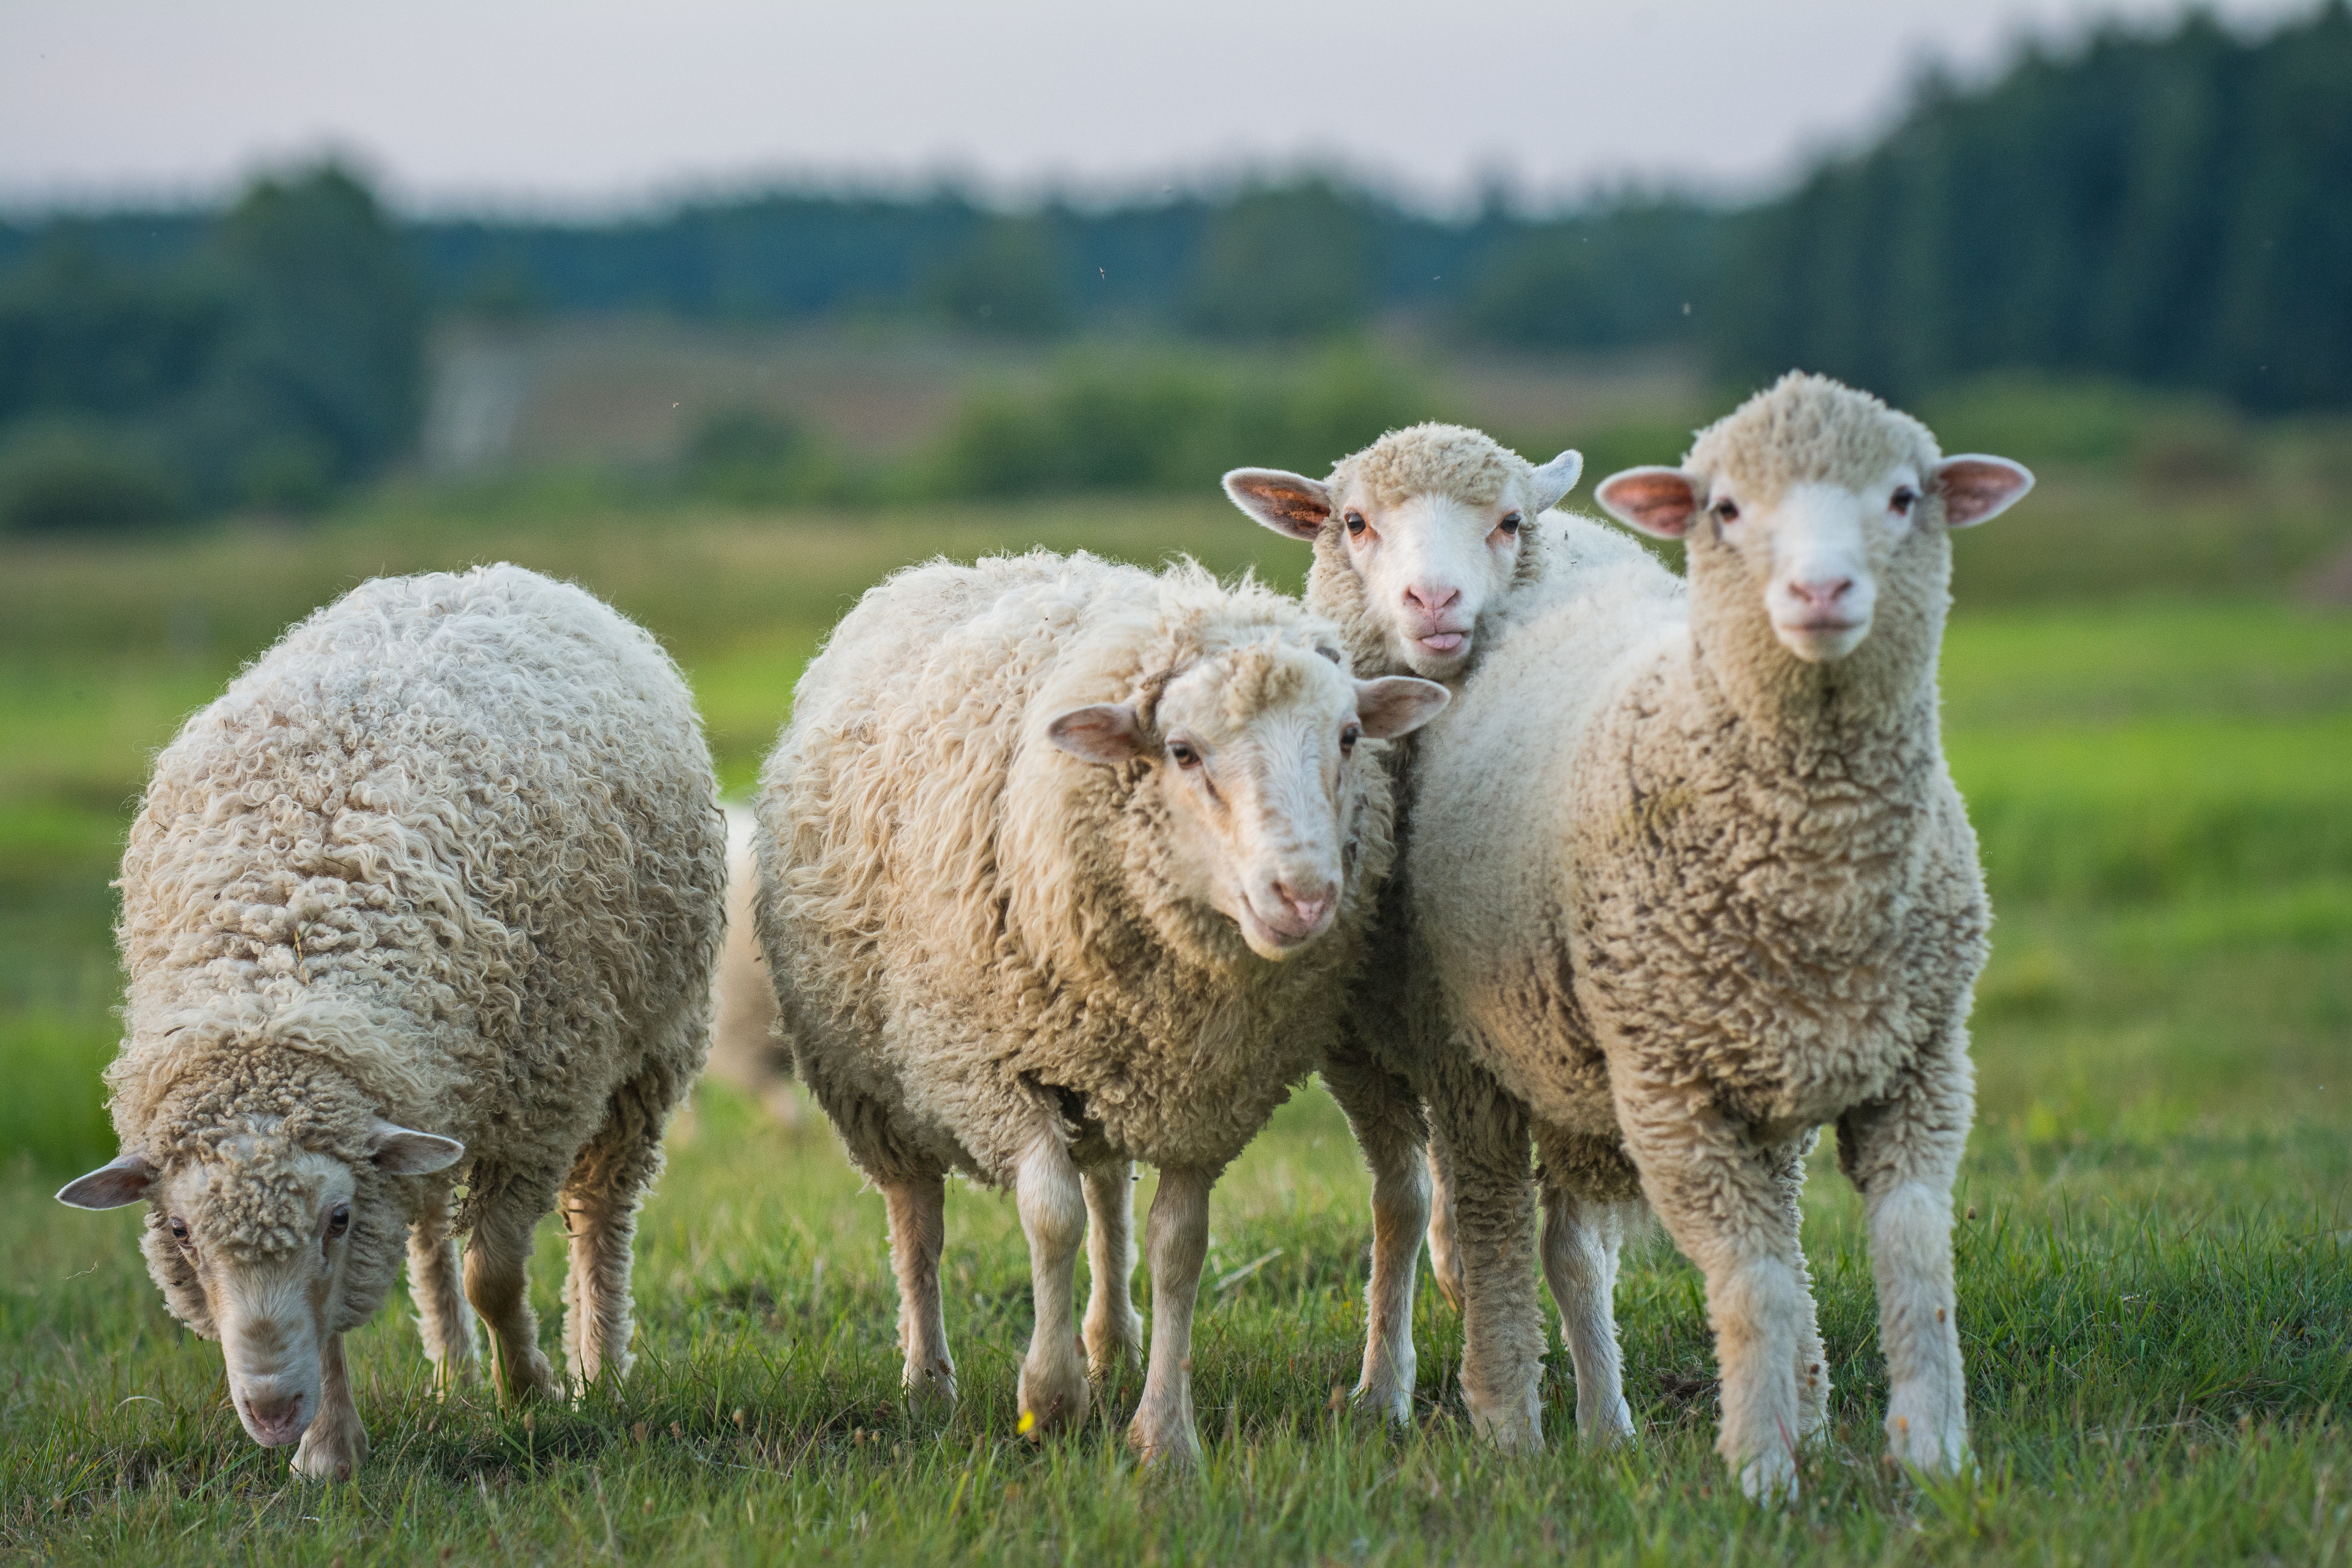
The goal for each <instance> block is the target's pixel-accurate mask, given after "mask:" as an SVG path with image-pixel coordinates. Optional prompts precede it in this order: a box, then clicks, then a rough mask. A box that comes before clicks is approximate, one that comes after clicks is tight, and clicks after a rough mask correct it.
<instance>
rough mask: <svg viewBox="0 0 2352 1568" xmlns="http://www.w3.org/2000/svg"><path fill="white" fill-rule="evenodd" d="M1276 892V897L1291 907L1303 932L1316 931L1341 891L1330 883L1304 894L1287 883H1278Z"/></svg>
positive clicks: (1308, 890)
mask: <svg viewBox="0 0 2352 1568" xmlns="http://www.w3.org/2000/svg"><path fill="white" fill-rule="evenodd" d="M1274 891H1275V894H1276V897H1278V898H1280V899H1281V900H1282V901H1283V902H1284V903H1286V904H1287V905H1289V906H1290V912H1291V914H1292V915H1293V916H1295V917H1296V918H1297V921H1298V926H1299V929H1300V930H1301V931H1312V930H1314V929H1315V927H1316V925H1317V924H1318V922H1320V921H1322V919H1323V916H1324V914H1325V912H1326V911H1328V910H1329V909H1330V908H1331V903H1332V900H1334V899H1336V898H1337V897H1338V896H1339V889H1336V888H1333V887H1332V886H1331V885H1330V884H1329V883H1328V882H1327V883H1325V884H1324V885H1322V886H1321V887H1319V888H1310V889H1307V890H1306V891H1305V892H1304V893H1302V892H1300V891H1299V890H1298V889H1295V888H1293V887H1292V886H1291V885H1290V884H1289V883H1287V882H1276V884H1275V885H1274Z"/></svg>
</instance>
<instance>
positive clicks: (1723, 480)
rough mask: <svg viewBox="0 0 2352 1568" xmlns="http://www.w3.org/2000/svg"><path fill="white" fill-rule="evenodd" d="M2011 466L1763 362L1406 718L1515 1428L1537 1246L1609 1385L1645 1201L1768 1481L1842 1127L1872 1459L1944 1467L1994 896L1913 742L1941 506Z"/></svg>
mask: <svg viewBox="0 0 2352 1568" xmlns="http://www.w3.org/2000/svg"><path fill="white" fill-rule="evenodd" d="M2031 485H2032V475H2031V474H2029V473H2028V472H2027V471H2026V470H2025V469H2024V468H2021V467H2019V466H2018V465H2017V464H2015V463H2012V462H2010V461H2008V460H2006V459H2004V458H1990V457H1980V456H1968V457H1956V458H1944V457H1942V456H1941V455H1940V453H1939V452H1938V450H1937V444H1936V441H1935V438H1934V437H1932V436H1931V435H1930V434H1929V433H1928V431H1927V429H1926V428H1925V427H1924V426H1921V425H1920V424H1919V423H1918V422H1916V420H1913V419H1911V418H1910V417H1908V416H1905V415H1902V414H1900V413H1897V412H1895V411H1894V410H1892V409H1890V408H1888V407H1887V406H1886V405H1884V404H1882V403H1880V402H1879V401H1878V400H1877V399H1875V398H1874V397H1871V396H1869V395H1865V394H1863V393H1860V392H1855V391H1853V390H1850V389H1848V388H1846V387H1843V386H1841V385H1839V384H1836V383H1835V382H1832V381H1829V380H1826V379H1822V378H1821V377H1817V376H1810V375H1802V374H1790V375H1789V376H1787V377H1785V378H1784V379H1782V380H1781V381H1780V383H1779V384H1777V385H1775V386H1773V387H1771V388H1770V389H1769V390H1768V391H1766V392H1764V393H1761V394H1759V395H1757V396H1755V397H1754V398H1752V399H1750V400H1749V401H1748V403H1746V404H1744V405H1742V406H1741V407H1740V408H1739V409H1738V411H1736V412H1735V413H1733V414H1732V415H1730V416H1727V418H1725V419H1723V420H1722V421H1720V422H1719V423H1717V425H1715V426H1712V427H1710V428H1709V429H1707V430H1705V431H1703V432H1701V433H1700V435H1699V437H1698V438H1697V440H1696V443H1695V445H1694V446H1693V447H1691V449H1690V453H1689V456H1688V457H1687V458H1685V460H1684V462H1683V464H1682V466H1681V467H1680V468H1634V469H1630V470H1628V471H1626V472H1623V473H1620V474H1617V475H1614V476H1612V478H1611V479H1608V480H1606V481H1605V482H1603V483H1602V484H1601V487H1600V489H1599V492H1598V493H1599V499H1600V500H1601V504H1602V505H1604V506H1605V507H1607V508H1608V509H1609V510H1610V511H1611V512H1612V513H1613V514H1614V515H1616V516H1617V517H1619V518H1621V519H1622V520H1624V521H1627V522H1630V523H1631V524H1633V526H1634V527H1636V528H1639V529H1641V530H1643V531H1646V532H1649V533H1652V534H1654V535H1657V536H1659V537H1662V538H1678V539H1684V540H1685V541H1686V542H1687V545H1688V549H1689V567H1688V584H1687V592H1685V585H1684V584H1683V583H1682V582H1681V581H1679V580H1677V579H1676V578H1675V577H1674V576H1672V575H1671V574H1668V573H1667V572H1666V571H1665V570H1664V569H1663V568H1661V567H1659V566H1657V565H1655V564H1654V563H1650V562H1648V561H1647V560H1645V559H1644V560H1633V559H1624V560H1620V561H1618V562H1615V563H1608V564H1605V565H1602V566H1600V567H1598V568H1596V569H1594V570H1591V571H1588V572H1581V573H1567V574H1555V575H1554V577H1553V578H1552V579H1551V580H1549V582H1547V584H1544V586H1543V587H1542V588H1541V589H1540V590H1539V591H1538V592H1539V595H1540V599H1539V602H1538V603H1537V604H1535V605H1529V606H1527V607H1524V608H1522V609H1520V610H1519V611H1517V613H1516V615H1515V618H1514V620H1513V622H1512V624H1511V626H1509V627H1508V629H1507V631H1506V632H1505V634H1504V636H1503V637H1502V639H1501V641H1500V642H1499V644H1498V646H1497V647H1496V648H1495V649H1494V650H1493V652H1492V653H1491V654H1490V656H1489V657H1488V658H1486V659H1485V660H1484V661H1482V663H1481V665H1480V667H1479V668H1478V669H1477V670H1476V671H1475V672H1474V673H1473V674H1472V675H1471V677H1470V678H1469V679H1468V680H1467V681H1465V683H1464V685H1463V688H1462V690H1461V693H1460V696H1459V700H1457V702H1456V704H1455V708H1454V711H1453V712H1450V713H1449V714H1448V715H1447V716H1446V720H1445V721H1444V724H1442V725H1441V726H1440V727H1439V728H1438V729H1436V730H1433V731H1431V732H1430V733H1429V734H1428V735H1427V736H1425V737H1424V738H1423V742H1422V744H1421V748H1420V756H1421V762H1420V765H1421V770H1422V772H1421V780H1420V788H1419V793H1418V802H1417V805H1416V814H1415V818H1414V825H1413V834H1412V841H1411V844H1410V846H1409V847H1408V849H1407V851H1406V854H1405V858H1404V861H1403V865H1402V873H1401V880H1402V883H1403V886H1404V888H1405V889H1406V894H1407V897H1408V898H1409V900H1410V902H1411V909H1410V917H1409V925H1410V928H1411V932H1412V942H1413V943H1414V945H1415V958H1414V962H1413V963H1412V977H1413V981H1414V984H1416V986H1417V988H1418V990H1417V994H1416V995H1415V996H1414V997H1413V998H1412V1000H1411V1003H1410V1004H1409V1014H1410V1017H1411V1021H1412V1030H1413V1033H1414V1035H1415V1037H1416V1038H1418V1039H1419V1040H1421V1041H1422V1042H1423V1049H1428V1050H1434V1051H1440V1052H1444V1053H1452V1054H1454V1055H1455V1056H1456V1057H1457V1058H1460V1059H1462V1060H1464V1061H1466V1063H1467V1064H1469V1066H1470V1067H1471V1068H1475V1069H1476V1070H1477V1071H1478V1072H1482V1073H1484V1074H1486V1075H1488V1076H1489V1077H1490V1078H1491V1080H1492V1087H1491V1089H1488V1090H1487V1091H1485V1092H1468V1093H1461V1094H1441V1095H1440V1096H1439V1097H1438V1099H1437V1100H1436V1101H1435V1102H1434V1104H1433V1110H1434V1114H1435V1116H1436V1117H1437V1119H1438V1121H1440V1123H1441V1130H1442V1136H1443V1137H1444V1139H1445V1140H1446V1142H1447V1143H1448V1145H1449V1147H1450V1149H1451V1152H1452V1155H1453V1158H1454V1177H1455V1182H1456V1188H1455V1196H1456V1203H1457V1207H1458V1211H1459V1214H1458V1224H1459V1226H1460V1229H1461V1234H1462V1242H1461V1247H1462V1252H1463V1267H1464V1286H1465V1353H1464V1362H1463V1372H1462V1383H1463V1388H1464V1393H1465V1399H1466V1402H1467V1404H1468V1405H1469V1407H1470V1410H1471V1413H1472V1415H1473V1416H1474V1419H1475V1422H1476V1423H1477V1425H1478V1426H1481V1427H1482V1428H1483V1429H1484V1430H1486V1432H1487V1433H1489V1434H1490V1435H1491V1436H1493V1437H1494V1438H1495V1439H1496V1441H1498V1442H1499V1443H1501V1444H1503V1445H1505V1446H1506V1447H1528V1446H1532V1445H1534V1444H1537V1443H1539V1442H1540V1440H1541V1425H1540V1420H1539V1416H1538V1398H1537V1379H1538V1373H1539V1370H1540V1369H1539V1363H1538V1356H1539V1354H1540V1352H1541V1350H1542V1333H1541V1322H1540V1318H1539V1316H1538V1308H1537V1301H1536V1296H1535V1282H1534V1279H1533V1271H1532V1270H1531V1269H1529V1268H1528V1252H1529V1251H1530V1250H1532V1247H1531V1242H1532V1237H1531V1236H1530V1234H1529V1233H1530V1232H1531V1230H1532V1228H1533V1219H1534V1212H1533V1211H1534V1206H1535V1205H1534V1198H1535V1185H1536V1184H1535V1183H1534V1182H1532V1181H1531V1180H1530V1177H1529V1173H1528V1144H1529V1142H1530V1140H1532V1141H1533V1142H1534V1144H1535V1146H1536V1147H1537V1149H1538V1152H1539V1153H1540V1155H1541V1161H1542V1173H1541V1184H1542V1188H1543V1198H1544V1205H1545V1208H1546V1211H1547V1220H1548V1224H1547V1227H1546V1234H1545V1237H1544V1239H1543V1244H1542V1258H1543V1263H1544V1268H1545V1271H1546V1272H1547V1274H1548V1275H1549V1279H1550V1282H1551V1285H1552V1289H1553V1292H1554V1294H1555V1296H1556V1297H1558V1298H1559V1300H1560V1302H1561V1305H1562V1309H1563V1312H1564V1314H1565V1316H1566V1318H1567V1319H1568V1322H1569V1326H1570V1336H1569V1337H1570V1351H1571V1353H1572V1355H1573V1356H1574V1359H1575V1363H1576V1376H1577V1383H1578V1390H1577V1394H1578V1411H1579V1418H1580V1424H1581V1423H1582V1422H1583V1421H1584V1419H1585V1417H1586V1415H1587V1414H1588V1412H1589V1411H1605V1410H1608V1409H1611V1408H1615V1409H1621V1410H1622V1395H1621V1393H1620V1390H1619V1388H1618V1386H1617V1382H1618V1367H1617V1361H1616V1347H1615V1329H1614V1324H1613V1321H1612V1318H1611V1311H1610V1304H1609V1295H1610V1292H1611V1290H1612V1285H1613V1280H1614V1278H1615V1271H1616V1249H1617V1237H1618V1231H1619V1224H1620V1221H1621V1219H1622V1215H1623V1208H1622V1203H1623V1200H1626V1199H1629V1198H1632V1197H1633V1195H1634V1194H1636V1193H1638V1194H1640V1196H1641V1197H1642V1198H1643V1199H1645V1200H1646V1201H1647V1204H1648V1205H1649V1207H1650V1208H1651V1209H1652V1210H1654V1212H1655V1213H1656V1215H1658V1217H1659V1218H1660V1219H1662V1220H1663V1221H1664V1225H1665V1227H1666V1229H1667V1231H1668V1233H1669V1234H1670V1235H1671V1236H1672V1237H1673V1238H1674V1240H1675V1243H1676V1245H1677V1246H1679V1247H1681V1248H1682V1250H1683V1251H1684V1253H1685V1255H1687V1256H1688V1257H1689V1258H1691V1259H1692V1260H1693V1261H1694V1262H1695V1263H1696V1264H1697V1265H1698V1266H1699V1268H1701V1269H1702V1270H1703V1271H1704V1272H1705V1274H1706V1292H1707V1309H1708V1315H1709V1319H1710V1321H1712V1323H1713V1324H1714V1327H1715V1331H1716V1342H1717V1357H1718V1359H1719V1362H1720V1363H1721V1367H1722V1376H1723V1415H1722V1424H1721V1430H1720V1433H1719V1437H1718V1442H1717V1447H1718V1449H1719V1451H1720V1452H1721V1453H1722V1454H1723V1456H1724V1457H1725V1458H1726V1459H1727V1461H1728V1463H1729V1465H1730V1466H1731V1468H1733V1469H1734V1471H1735V1472H1736V1473H1737V1474H1738V1479H1739V1481H1740V1484H1741V1486H1742V1487H1743V1489H1746V1490H1747V1491H1748V1493H1749V1494H1750V1495H1751V1496H1785V1495H1790V1494H1792V1493H1793V1491H1794V1489H1795V1487H1796V1483H1797V1449H1798V1447H1799V1445H1800V1443H1801V1441H1802V1439H1803V1438H1804V1437H1805V1436H1806V1435H1808V1434H1809V1433H1811V1432H1812V1431H1813V1430H1814V1429H1816V1428H1817V1427H1818V1426H1820V1425H1821V1423H1822V1415H1823V1409H1824V1403H1825V1400H1826V1397H1827V1394H1828V1385H1827V1383H1826V1380H1825V1378H1824V1377H1823V1375H1822V1363H1823V1357H1822V1345H1821V1336H1820V1334H1819V1332H1818V1331H1817V1330H1816V1328H1815V1326H1814V1316H1813V1304H1812V1298H1811V1290H1810V1287H1809V1282H1808V1279H1807V1274H1806V1268H1805V1262H1804V1258H1803V1254H1802V1251H1801V1247H1800V1246H1799V1237H1798V1221H1799V1209H1798V1197H1799V1194H1800V1191H1801V1184H1802V1182H1803V1177H1804V1158H1805V1155H1806V1153H1807V1152H1808V1151H1809V1150H1810V1149H1811V1146H1812V1143H1813V1142H1814V1140H1815V1138H1816V1137H1817V1134H1818V1130H1819V1129H1820V1128H1821V1127H1822V1126H1825V1125H1829V1124H1832V1123H1834V1124H1835V1126H1836V1127H1837V1131H1838V1151H1839V1163H1840V1165H1841V1168H1842V1169H1843V1171H1844V1173H1845V1174H1846V1175H1847V1176H1848V1177H1849V1178H1850V1179H1851V1180H1853V1183H1854V1184H1855V1185H1856V1186H1857V1187H1858V1188H1859V1189H1860V1190H1861V1192H1862V1194H1863V1195H1864V1201H1865V1204H1866V1205H1867V1209H1868V1215H1869V1226H1870V1237H1871V1252H1872V1260H1873V1268H1874V1274H1875V1276H1876V1279H1877V1287H1878V1298H1879V1317H1880V1339H1881V1342H1882V1344H1883V1346H1884V1348H1885V1353H1886V1357H1887V1363H1888V1369H1889V1373H1890V1375H1891V1381H1892V1385H1893V1386H1892V1391H1891V1397H1890V1400H1889V1408H1888V1414H1887V1417H1886V1431H1887V1434H1888V1439H1889V1445H1890V1448H1891V1451H1892V1454H1893V1456H1894V1458H1895V1459H1897V1460H1898V1461H1900V1462H1902V1463H1904V1464H1906V1465H1910V1466H1914V1467H1917V1468H1921V1469H1923V1470H1927V1471H1950V1470H1953V1469H1955V1468H1958V1467H1959V1466H1961V1465H1962V1464H1964V1463H1965V1462H1966V1459H1967V1454H1968V1417H1967V1408H1966V1402H1965V1397H1964V1388H1963V1379H1962V1369H1961V1364H1960V1352H1959V1341H1958V1325H1957V1322H1956V1321H1955V1315H1954V1314H1955V1308H1954V1295H1953V1283H1952V1254H1951V1239H1950V1229H1951V1186H1952V1183H1953V1180H1954V1177H1955V1174H1956V1172H1957V1169H1958V1162H1959V1159H1960V1154H1961V1151H1962V1146H1963V1144H1964V1143H1965V1142H1966V1139H1967V1136H1968V1130H1969V1121H1970V1118H1971V1115H1972V1113H1973V1075H1972V1070H1971V1068H1970V1065H1969V1056H1968V1033H1967V1016H1968V1011H1969V997H1970V992H1971V989H1972V987H1973V985H1974V984H1975V980H1976V976H1977V973H1978V972H1979V969H1980V968H1981V966H1982V963H1983V961H1984V956H1985V950H1986V931H1987V929H1988V923H1989V919H1990V916H1989V911H1988V908H1987V904H1986V900H1985V893H1984V884H1983V879H1982V876H1981V874H1980V872H1979V868H1978V864H1977V855H1976V843H1975V839H1974V837H1973V836H1972V835H1971V833H1970V831H1969V823H1968V817H1967V815H1966V813H1965V811H1964V810H1963V808H1962V806H1961V803H1960V797H1959V795H1958V792H1957V790H1956V789H1955V788H1954V787H1953V784H1952V782H1951V778H1950V774H1949V773H1948V770H1947V768H1946V766H1945V763H1944V759H1943V754H1942V749H1941V741H1940V736H1939V732H1938V726H1937V683H1936V665H1937V649H1938V646H1939V644H1940V642H1941V639H1942V633H1943V625H1944V618H1945V615H1946V612H1947V609H1948V604H1949V592H1948V584H1949V580H1950V572H1951V543H1950V540H1949V537H1948V531H1949V530H1952V529H1955V528H1964V527H1968V526H1970V525H1972V524H1975V523H1979V522H1982V521H1985V520H1987V519H1988V518H1990V517H1992V516H1994V515H1996V514H1997V513H1999V512H2000V511H2001V510H2005V509H2006V508H2007V507H2008V506H2010V505H2011V503H2013V502H2014V501H2015V500H2017V499H2018V498H2019V497H2021V496H2022V495H2023V494H2024V493H2025V492H2026V490H2027V489H2028V488H2029V487H2030V486H2031Z"/></svg>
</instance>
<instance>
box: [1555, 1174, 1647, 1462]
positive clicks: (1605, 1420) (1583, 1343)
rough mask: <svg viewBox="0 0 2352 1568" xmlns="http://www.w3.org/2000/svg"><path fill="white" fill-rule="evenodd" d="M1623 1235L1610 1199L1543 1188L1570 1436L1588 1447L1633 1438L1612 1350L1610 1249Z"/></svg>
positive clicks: (1613, 1258) (1613, 1265)
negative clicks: (1570, 1395) (1572, 1388)
mask: <svg viewBox="0 0 2352 1568" xmlns="http://www.w3.org/2000/svg"><path fill="white" fill-rule="evenodd" d="M1624 1241H1625V1226H1624V1220H1623V1217H1622V1215H1620V1213H1619V1212H1618V1209H1617V1207H1616V1205H1612V1204H1607V1203H1592V1202H1585V1201H1582V1200H1580V1199H1579V1198H1577V1197H1576V1196H1575V1195H1574V1194H1571V1193H1570V1192H1567V1191H1565V1190H1564V1189H1561V1188H1559V1187H1556V1186H1549V1185H1548V1186H1547V1187H1546V1188H1545V1191H1544V1226H1543V1265H1544V1278H1545V1279H1546V1280H1548V1281H1549V1283H1550V1285H1551V1295H1552V1300H1554V1301H1556V1302H1558V1303H1559V1323H1560V1332H1561V1336H1562V1337H1563V1338H1565V1339H1566V1340H1567V1341H1568V1355H1569V1360H1570V1363H1572V1364H1573V1365H1574V1366H1575V1368H1576V1435H1577V1438H1578V1440H1579V1441H1580V1442H1581V1443H1583V1444H1584V1446H1585V1447H1590V1448H1601V1447H1609V1446H1610V1445H1612V1444H1615V1443H1623V1442H1630V1441H1632V1439H1633V1410H1632V1408H1631V1407H1630V1406H1628V1405H1626V1403H1625V1374H1624V1367H1623V1364H1622V1359H1621V1357H1620V1354H1619V1352H1618V1348H1617V1254H1618V1251H1619V1249H1620V1248H1621V1247H1623V1245H1624Z"/></svg>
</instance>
